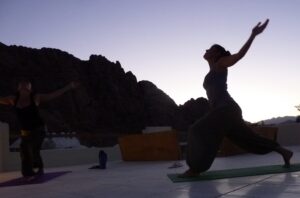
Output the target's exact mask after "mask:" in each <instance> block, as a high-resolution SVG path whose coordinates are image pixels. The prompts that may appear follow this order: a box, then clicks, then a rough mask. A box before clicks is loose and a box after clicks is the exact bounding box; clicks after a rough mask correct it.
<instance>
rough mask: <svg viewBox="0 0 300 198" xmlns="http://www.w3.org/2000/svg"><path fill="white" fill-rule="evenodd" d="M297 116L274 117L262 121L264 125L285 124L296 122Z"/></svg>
mask: <svg viewBox="0 0 300 198" xmlns="http://www.w3.org/2000/svg"><path fill="white" fill-rule="evenodd" d="M296 118H297V116H284V117H276V118H271V119H267V120H263V122H264V124H274V125H278V124H286V123H293V122H296Z"/></svg>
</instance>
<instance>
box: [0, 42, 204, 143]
mask: <svg viewBox="0 0 300 198" xmlns="http://www.w3.org/2000/svg"><path fill="white" fill-rule="evenodd" d="M22 78H29V79H32V81H33V88H34V90H35V92H37V93H48V92H51V91H54V90H56V89H59V88H61V87H63V86H64V85H66V84H67V83H69V82H70V81H73V80H75V81H79V82H80V83H81V85H80V86H79V87H78V88H77V89H76V90H73V91H70V92H67V93H65V94H64V95H63V96H61V97H59V98H57V99H54V100H52V101H50V102H48V103H45V104H42V105H41V106H40V112H41V115H42V116H43V118H44V120H45V122H46V124H47V127H48V130H49V131H56V132H58V131H77V132H78V133H79V134H80V137H82V141H83V142H84V143H85V144H86V145H98V146H99V145H102V146H103V145H110V144H114V143H115V142H116V137H117V136H118V135H120V134H127V133H139V132H141V131H142V129H143V128H144V127H145V126H166V125H168V126H172V127H173V128H175V129H178V130H186V129H187V127H188V126H189V125H190V124H192V122H194V121H195V120H196V119H197V118H199V117H201V116H202V115H203V114H204V113H205V112H206V110H207V108H208V104H207V100H206V99H204V98H199V99H197V100H193V99H192V100H190V101H188V102H186V103H185V104H184V105H181V106H177V105H176V103H175V102H174V101H173V100H172V99H171V98H170V97H169V96H168V95H167V94H165V93H164V92H163V91H162V90H160V89H159V88H157V87H156V86H155V85H154V84H153V83H151V82H149V81H140V82H137V79H136V77H135V76H134V74H133V73H132V72H130V71H129V72H125V71H124V69H123V68H122V66H121V64H120V63H119V62H118V61H117V62H116V63H113V62H110V61H109V60H107V59H106V58H105V57H104V56H101V55H91V56H90V59H89V60H88V61H82V60H80V59H78V58H76V57H74V56H72V55H71V54H68V53H66V52H63V51H61V50H57V49H50V48H42V49H32V48H26V47H21V46H6V45H4V44H2V43H0V96H7V95H13V94H15V92H16V84H17V82H18V81H19V80H20V79H22ZM13 110H14V109H13V107H8V106H3V105H1V106H0V120H1V121H4V122H8V123H9V125H10V130H11V133H12V134H17V131H18V122H17V118H16V115H15V113H14V111H13ZM83 134H84V135H83Z"/></svg>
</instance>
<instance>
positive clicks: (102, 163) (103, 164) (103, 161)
mask: <svg viewBox="0 0 300 198" xmlns="http://www.w3.org/2000/svg"><path fill="white" fill-rule="evenodd" d="M106 163H107V154H106V153H105V152H104V151H103V150H100V152H99V167H100V169H106Z"/></svg>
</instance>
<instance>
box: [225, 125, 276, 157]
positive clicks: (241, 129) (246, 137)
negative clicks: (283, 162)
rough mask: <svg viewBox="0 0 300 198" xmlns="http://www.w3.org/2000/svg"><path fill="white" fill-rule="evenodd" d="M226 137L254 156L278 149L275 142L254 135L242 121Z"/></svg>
mask: <svg viewBox="0 0 300 198" xmlns="http://www.w3.org/2000/svg"><path fill="white" fill-rule="evenodd" d="M226 137H228V138H229V139H230V140H231V141H232V142H233V143H235V144H236V145H238V146H239V147H241V148H243V149H244V150H246V151H249V152H252V153H255V154H267V153H270V152H272V151H274V150H275V149H276V148H278V147H279V144H278V143H277V142H275V141H273V140H270V139H267V138H264V137H262V136H260V135H258V134H257V133H255V132H254V131H253V130H252V129H251V128H250V127H249V126H247V125H246V124H245V122H244V121H243V120H241V121H240V122H239V123H237V124H236V126H235V127H234V128H233V129H232V130H230V131H229V132H228V134H227V135H226Z"/></svg>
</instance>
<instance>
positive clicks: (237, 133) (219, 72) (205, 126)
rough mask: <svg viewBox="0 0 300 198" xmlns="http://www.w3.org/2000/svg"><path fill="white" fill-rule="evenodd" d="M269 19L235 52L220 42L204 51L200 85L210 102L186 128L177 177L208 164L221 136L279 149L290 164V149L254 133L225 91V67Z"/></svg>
mask: <svg viewBox="0 0 300 198" xmlns="http://www.w3.org/2000/svg"><path fill="white" fill-rule="evenodd" d="M268 22H269V20H266V21H265V22H264V23H263V24H261V23H258V24H257V25H256V26H255V27H254V28H253V29H252V33H251V35H250V38H249V39H248V40H247V41H246V43H245V44H244V45H243V47H242V48H241V49H240V50H239V52H238V53H236V54H231V53H230V52H229V51H226V50H225V49H224V48H223V47H222V46H220V45H217V44H215V45H213V46H211V47H210V48H209V49H208V50H206V52H205V54H204V56H203V57H204V59H205V60H206V61H207V62H208V64H209V68H210V70H209V72H208V74H207V75H206V77H205V79H204V83H203V87H204V89H205V90H206V94H207V97H208V100H209V103H210V106H211V109H210V111H209V112H208V113H207V114H206V115H205V116H203V117H202V118H200V119H199V120H198V121H196V122H195V123H194V124H193V125H192V126H191V127H190V129H189V132H188V151H187V152H188V153H187V159H186V161H187V165H188V166H189V169H188V170H187V171H186V172H184V173H183V174H181V177H193V176H197V175H199V174H200V173H201V172H205V171H206V170H208V169H209V168H210V167H211V164H212V163H213V161H214V159H215V157H216V155H217V152H218V150H219V147H220V144H221V143H222V140H223V138H224V137H227V138H229V139H230V140H231V141H232V142H234V143H235V144H236V145H238V146H240V147H241V148H243V149H245V150H247V151H249V152H252V153H255V154H267V153H270V152H272V151H275V152H277V153H279V154H280V155H281V156H282V157H283V160H284V163H285V167H289V166H290V158H291V157H292V155H293V153H292V152H291V151H289V150H287V149H285V148H283V147H281V146H280V145H279V144H278V143H277V142H275V141H272V140H269V139H266V138H263V137H261V136H259V135H258V134H256V133H254V132H253V131H252V130H251V128H250V127H249V126H247V124H246V123H245V121H244V120H243V117H242V111H241V108H240V107H239V105H238V104H237V103H236V102H235V101H234V100H233V98H232V97H231V96H230V94H229V93H228V91H227V72H228V68H229V67H231V66H233V65H235V64H236V63H237V62H238V61H239V60H240V59H241V58H243V57H244V55H245V54H246V53H247V51H248V49H249V47H250V46H251V44H252V42H253V40H254V39H255V37H256V36H257V35H259V34H260V33H262V32H263V31H264V29H265V28H266V27H267V25H268Z"/></svg>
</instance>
